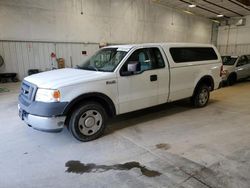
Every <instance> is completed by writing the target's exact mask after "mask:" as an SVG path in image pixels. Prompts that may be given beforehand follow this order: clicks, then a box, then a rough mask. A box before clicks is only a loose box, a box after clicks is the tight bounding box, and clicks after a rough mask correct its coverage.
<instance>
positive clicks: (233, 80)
mask: <svg viewBox="0 0 250 188" xmlns="http://www.w3.org/2000/svg"><path fill="white" fill-rule="evenodd" d="M236 81H237V77H236V75H235V74H231V75H229V77H228V79H227V83H228V85H229V86H232V85H234V84H235V83H236Z"/></svg>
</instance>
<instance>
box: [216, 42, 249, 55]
mask: <svg viewBox="0 0 250 188" xmlns="http://www.w3.org/2000/svg"><path fill="white" fill-rule="evenodd" d="M218 50H219V52H220V54H221V55H243V54H250V44H237V45H235V44H234V45H228V46H227V45H219V46H218Z"/></svg>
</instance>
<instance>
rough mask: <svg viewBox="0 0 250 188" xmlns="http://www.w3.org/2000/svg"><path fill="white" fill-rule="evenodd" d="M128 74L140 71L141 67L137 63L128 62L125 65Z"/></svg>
mask: <svg viewBox="0 0 250 188" xmlns="http://www.w3.org/2000/svg"><path fill="white" fill-rule="evenodd" d="M127 70H128V72H133V73H134V72H139V71H141V65H140V63H139V62H138V61H130V62H128V65H127Z"/></svg>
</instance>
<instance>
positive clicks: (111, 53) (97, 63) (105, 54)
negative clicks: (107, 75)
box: [78, 48, 128, 72]
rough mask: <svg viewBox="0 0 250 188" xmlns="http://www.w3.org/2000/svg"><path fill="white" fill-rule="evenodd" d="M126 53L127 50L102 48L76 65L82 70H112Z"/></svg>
mask: <svg viewBox="0 0 250 188" xmlns="http://www.w3.org/2000/svg"><path fill="white" fill-rule="evenodd" d="M127 53H128V52H127V51H124V50H122V49H118V48H104V49H101V50H99V51H98V52H97V53H96V54H95V55H93V56H92V57H90V59H88V60H87V61H86V62H84V63H83V64H82V65H80V66H78V68H80V69H84V70H93V71H103V72H113V71H114V70H115V68H116V67H117V65H118V64H119V63H120V62H121V60H122V59H123V58H124V57H125V55H126V54H127Z"/></svg>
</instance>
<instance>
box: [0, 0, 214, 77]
mask: <svg viewBox="0 0 250 188" xmlns="http://www.w3.org/2000/svg"><path fill="white" fill-rule="evenodd" d="M81 1H82V2H83V15H81V14H80V12H81ZM211 28H212V23H211V21H209V20H208V19H205V18H202V17H197V16H193V15H188V14H186V13H183V12H180V11H176V10H173V9H171V8H168V7H165V6H162V5H159V4H156V3H153V2H151V1H150V0H0V40H11V41H43V42H44V41H46V42H52V43H50V44H52V45H53V42H80V43H88V42H90V43H92V44H96V45H97V44H99V43H115V44H116V43H143V42H200V43H210V41H211ZM5 42H6V41H5ZM17 44H18V45H19V43H17ZM33 44H34V43H33ZM6 45H7V44H5V46H6ZM8 45H10V46H11V45H13V44H12V43H9V44H8ZM18 45H17V46H18ZM22 45H23V48H24V51H29V50H30V51H31V49H32V50H33V51H36V50H38V49H39V48H35V47H34V48H33V46H36V45H38V46H39V45H40V44H39V43H37V44H34V45H31V47H30V46H29V49H28V48H27V45H26V44H22ZM0 48H1V45H0ZM2 48H4V46H3V47H2ZM25 48H27V49H25ZM30 48H31V49H30ZM14 51H15V50H14ZM14 51H12V53H14ZM79 51H81V50H79V49H78V52H79ZM78 52H77V51H75V52H74V51H72V54H71V55H72V56H75V55H74V54H77V53H78ZM35 53H38V52H35ZM48 53H49V54H50V53H51V51H48ZM49 54H44V56H46V57H44V58H43V59H44V60H46V63H45V64H49V62H47V61H48V56H49ZM78 55H79V54H78ZM15 56H18V55H15ZM25 56H27V55H25ZM60 56H61V57H65V56H67V55H66V54H64V53H62V54H60ZM5 59H6V58H5ZM12 59H13V58H12ZM14 59H15V58H14ZM17 59H19V58H17ZM35 61H37V62H39V60H37V59H36V56H35ZM17 62H18V61H17ZM17 62H13V60H11V59H8V58H7V59H6V64H13V66H10V65H8V66H6V67H15V64H16V66H17ZM24 63H26V61H25V60H24ZM30 64H31V65H32V62H30ZM24 67H27V68H28V67H30V66H24ZM0 71H5V72H6V71H16V69H14V68H5V69H4V70H2V69H0ZM25 71H27V70H26V68H25V69H24V72H23V73H22V75H21V73H19V74H20V78H22V77H23V76H25V75H26V74H25Z"/></svg>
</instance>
